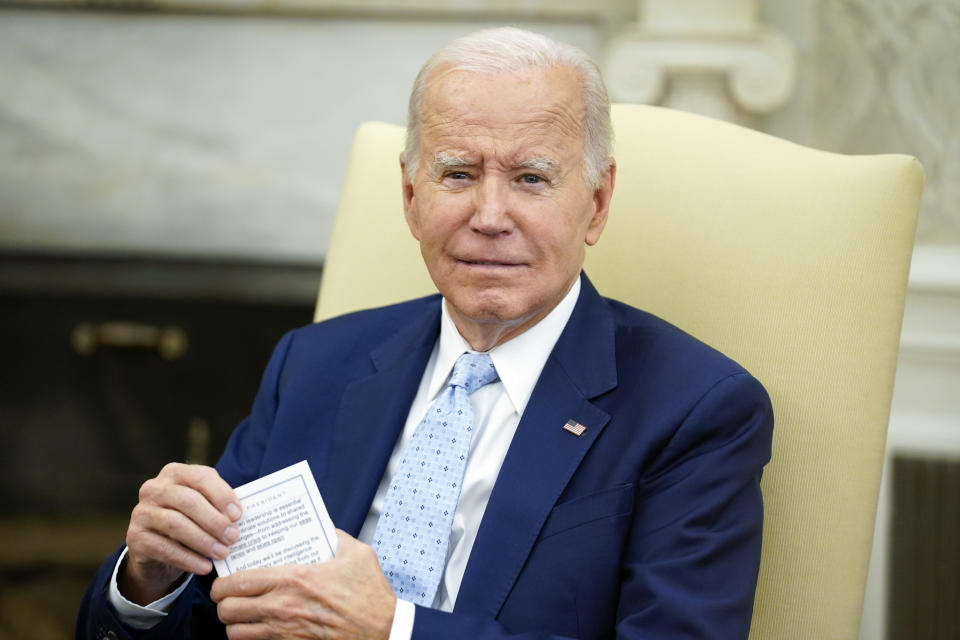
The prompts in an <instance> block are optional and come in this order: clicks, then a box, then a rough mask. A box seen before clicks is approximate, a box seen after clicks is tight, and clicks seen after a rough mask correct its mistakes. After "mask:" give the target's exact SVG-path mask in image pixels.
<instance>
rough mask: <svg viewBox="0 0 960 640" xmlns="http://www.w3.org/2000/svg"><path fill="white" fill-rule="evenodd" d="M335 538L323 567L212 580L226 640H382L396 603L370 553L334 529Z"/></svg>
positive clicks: (271, 570) (259, 571)
mask: <svg viewBox="0 0 960 640" xmlns="http://www.w3.org/2000/svg"><path fill="white" fill-rule="evenodd" d="M337 539H338V542H339V548H338V550H337V557H336V558H334V559H333V560H331V561H329V562H325V563H322V564H310V565H289V566H283V567H270V568H265V569H250V570H247V571H241V572H239V573H235V574H233V575H230V576H227V577H225V578H217V579H216V580H215V581H214V583H213V588H212V589H211V590H210V597H211V598H213V600H214V602H216V603H217V615H218V616H219V618H220V620H221V621H222V622H223V623H224V624H225V625H227V636H228V637H229V638H230V640H253V639H254V638H256V639H257V640H269V639H273V638H276V639H280V638H290V639H292V638H369V639H371V640H372V639H377V640H386V639H387V638H388V637H389V636H390V626H391V625H392V623H393V612H394V609H395V608H396V602H397V598H396V596H394V594H393V589H392V588H391V587H390V583H388V582H387V579H386V578H385V577H384V575H383V572H382V571H381V570H380V565H379V563H378V562H377V556H376V553H375V552H374V551H373V549H371V548H370V547H369V546H367V545H365V544H363V543H361V542H359V541H358V540H356V539H355V538H353V537H352V536H350V535H349V534H347V533H344V532H343V531H340V530H339V529H338V530H337Z"/></svg>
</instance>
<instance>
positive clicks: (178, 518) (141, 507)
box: [127, 503, 237, 560]
mask: <svg viewBox="0 0 960 640" xmlns="http://www.w3.org/2000/svg"><path fill="white" fill-rule="evenodd" d="M230 526H232V525H230ZM233 528H234V529H236V527H233ZM139 530H145V531H149V532H153V533H156V534H157V535H160V536H162V537H165V538H170V539H171V540H173V541H175V542H177V543H179V544H181V545H183V546H185V547H186V548H188V549H190V550H192V551H195V552H196V553H198V554H200V555H201V556H203V557H209V558H213V559H215V560H223V559H224V558H226V557H227V555H228V554H229V548H228V545H227V544H224V542H223V541H229V538H231V537H233V538H234V539H236V538H235V536H236V535H237V534H235V533H230V532H227V531H226V530H224V532H223V533H222V534H221V536H220V537H219V538H218V537H214V536H212V535H211V534H210V533H209V532H207V531H205V530H204V529H203V528H201V527H200V526H199V525H198V524H197V523H196V522H194V521H193V520H191V519H190V518H189V517H188V516H186V515H185V514H183V513H181V512H180V511H176V510H174V509H167V508H164V507H158V506H156V505H152V504H144V503H141V504H138V505H137V506H136V507H134V510H133V515H132V517H131V519H130V528H128V530H127V533H128V535H127V538H128V541H127V545H128V546H131V541H130V537H131V535H130V534H136V533H137V531H139Z"/></svg>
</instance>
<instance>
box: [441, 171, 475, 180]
mask: <svg viewBox="0 0 960 640" xmlns="http://www.w3.org/2000/svg"><path fill="white" fill-rule="evenodd" d="M444 177H446V178H449V179H451V180H466V179H467V178H469V177H470V175H469V174H468V173H467V172H465V171H451V172H449V173H447V174H446V175H445V176H444Z"/></svg>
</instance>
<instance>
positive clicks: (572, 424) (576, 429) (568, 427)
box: [563, 420, 587, 438]
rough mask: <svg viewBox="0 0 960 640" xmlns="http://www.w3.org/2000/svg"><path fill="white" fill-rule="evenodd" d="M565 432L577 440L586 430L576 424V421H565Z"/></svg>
mask: <svg viewBox="0 0 960 640" xmlns="http://www.w3.org/2000/svg"><path fill="white" fill-rule="evenodd" d="M563 428H564V430H565V431H569V432H570V433H572V434H573V435H575V436H577V437H578V438H579V437H580V436H582V435H583V432H584V431H586V430H587V428H586V427H585V426H583V425H582V424H580V423H579V422H577V421H576V420H567V424H565V425H563Z"/></svg>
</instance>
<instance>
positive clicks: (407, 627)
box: [389, 598, 417, 640]
mask: <svg viewBox="0 0 960 640" xmlns="http://www.w3.org/2000/svg"><path fill="white" fill-rule="evenodd" d="M416 614H417V607H416V605H415V604H413V603H412V602H407V601H406V600H401V599H400V598H397V607H396V609H394V611H393V625H392V626H391V627H390V638H389V640H410V637H411V636H412V635H413V618H414V617H415V616H416Z"/></svg>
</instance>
